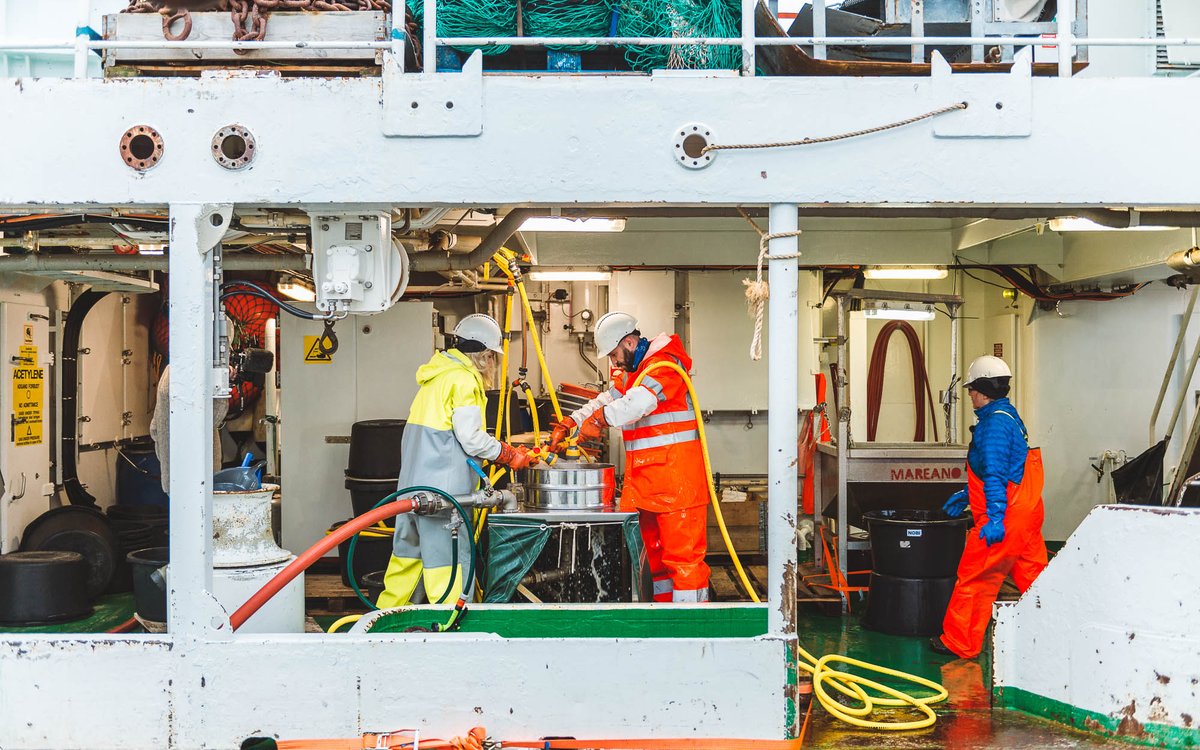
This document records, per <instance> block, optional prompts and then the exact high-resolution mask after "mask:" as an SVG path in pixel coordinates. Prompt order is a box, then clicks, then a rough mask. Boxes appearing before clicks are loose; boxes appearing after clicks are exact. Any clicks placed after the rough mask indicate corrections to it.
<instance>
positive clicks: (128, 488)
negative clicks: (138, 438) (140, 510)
mask: <svg viewBox="0 0 1200 750" xmlns="http://www.w3.org/2000/svg"><path fill="white" fill-rule="evenodd" d="M116 460H117V502H118V503H120V504H122V505H157V506H161V507H164V508H165V507H167V504H168V500H167V493H165V492H163V490H162V476H161V473H162V467H161V466H159V463H158V456H156V455H155V454H154V445H153V444H136V445H130V446H126V447H123V448H119V449H118V450H117V459H116Z"/></svg>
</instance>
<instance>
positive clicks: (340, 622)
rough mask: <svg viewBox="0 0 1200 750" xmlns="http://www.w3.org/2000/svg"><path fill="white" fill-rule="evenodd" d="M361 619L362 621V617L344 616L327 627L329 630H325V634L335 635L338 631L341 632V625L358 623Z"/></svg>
mask: <svg viewBox="0 0 1200 750" xmlns="http://www.w3.org/2000/svg"><path fill="white" fill-rule="evenodd" d="M361 619H362V615H346V616H345V617H343V618H341V619H340V620H336V621H334V623H333V624H332V625H330V626H329V630H326V631H325V632H326V633H336V632H338V631H339V630H341V628H342V626H343V625H349V624H351V623H354V622H358V621H359V620H361Z"/></svg>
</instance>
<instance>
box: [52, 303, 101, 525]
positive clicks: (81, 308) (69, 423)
mask: <svg viewBox="0 0 1200 750" xmlns="http://www.w3.org/2000/svg"><path fill="white" fill-rule="evenodd" d="M108 294H109V293H108V292H98V291H93V290H89V291H86V292H84V293H83V294H81V295H79V298H78V299H76V300H75V304H73V305H71V309H70V310H69V311H68V312H67V322H66V323H65V324H64V325H63V334H62V335H63V338H62V394H61V396H60V401H61V407H60V408H61V409H62V434H61V435H60V436H59V443H60V444H61V445H62V474H63V488H64V489H65V490H66V492H67V499H68V500H70V502H71V504H72V505H91V506H95V505H96V498H95V497H93V496H92V494H91V493H90V492H88V491H87V490H85V489H84V488H83V484H82V483H81V482H80V481H79V337H80V334H81V333H83V321H84V319H85V318H87V315H88V313H89V312H91V311H92V308H93V307H95V306H96V303H97V302H99V301H100V300H102V299H104V298H105V297H106V296H107V295H108Z"/></svg>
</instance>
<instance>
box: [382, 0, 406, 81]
mask: <svg viewBox="0 0 1200 750" xmlns="http://www.w3.org/2000/svg"><path fill="white" fill-rule="evenodd" d="M407 13H408V5H407V3H396V4H395V5H393V6H392V12H391V16H392V29H391V34H390V37H391V40H392V48H391V49H390V50H388V52H387V54H390V55H391V56H392V62H394V63H395V64H396V66H397V68H398V69H399V70H400V72H401V73H403V72H404V44H405V41H406V40H407V39H408V34H407V31H406V30H405V26H404V20H405V15H406V14H407Z"/></svg>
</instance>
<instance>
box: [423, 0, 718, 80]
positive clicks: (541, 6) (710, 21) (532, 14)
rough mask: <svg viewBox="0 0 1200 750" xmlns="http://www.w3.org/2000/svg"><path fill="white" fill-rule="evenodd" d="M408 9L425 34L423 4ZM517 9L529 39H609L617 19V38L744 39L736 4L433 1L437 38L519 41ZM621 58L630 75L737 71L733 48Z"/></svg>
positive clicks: (692, 0) (646, 51)
mask: <svg viewBox="0 0 1200 750" xmlns="http://www.w3.org/2000/svg"><path fill="white" fill-rule="evenodd" d="M406 1H407V3H408V8H409V11H410V12H411V13H412V15H413V18H414V19H415V21H416V23H417V25H418V26H419V27H423V26H424V0H406ZM518 2H520V4H521V14H520V15H521V19H522V29H521V31H522V33H523V35H524V36H529V37H555V36H591V37H597V36H608V35H609V30H610V26H611V24H612V18H613V15H614V14H616V17H617V24H616V35H617V36H640V37H724V38H737V37H739V36H740V35H741V3H740V2H739V0H438V5H437V8H438V36H443V37H483V36H487V37H498V36H517V31H518V13H517V3H518ZM459 49H462V50H463V51H470V49H471V48H459ZM482 49H483V53H484V54H485V55H498V54H501V53H504V52H507V51H508V49H509V48H508V47H507V46H503V47H484V48H482ZM569 49H572V50H576V51H579V50H585V49H591V47H583V46H580V47H571V48H569ZM624 50H625V59H626V61H627V62H628V63H629V65H630V67H632V68H633V69H634V70H655V69H659V68H719V69H736V68H738V67H740V66H741V54H742V53H741V48H740V47H738V46H721V47H712V46H705V45H688V46H676V47H672V46H665V45H655V46H649V47H644V46H642V47H638V46H627V47H624Z"/></svg>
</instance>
